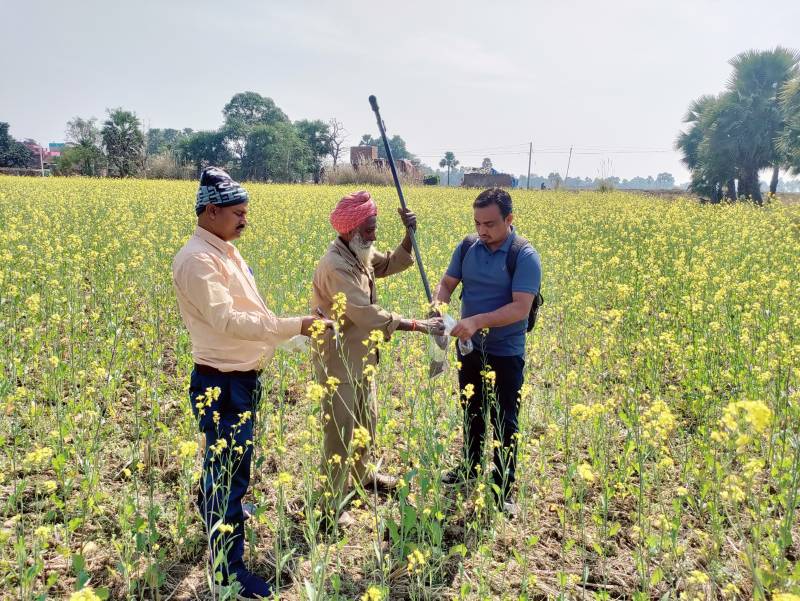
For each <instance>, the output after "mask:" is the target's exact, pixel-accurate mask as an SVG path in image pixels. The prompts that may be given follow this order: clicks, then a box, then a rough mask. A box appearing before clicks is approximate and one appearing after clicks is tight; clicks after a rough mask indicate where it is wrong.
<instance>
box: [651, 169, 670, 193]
mask: <svg viewBox="0 0 800 601" xmlns="http://www.w3.org/2000/svg"><path fill="white" fill-rule="evenodd" d="M655 185H656V187H657V188H658V189H660V190H668V189H670V188H673V187H674V186H675V178H674V177H673V175H672V174H671V173H667V172H666V171H665V172H663V173H659V174H658V175H657V176H656V181H655Z"/></svg>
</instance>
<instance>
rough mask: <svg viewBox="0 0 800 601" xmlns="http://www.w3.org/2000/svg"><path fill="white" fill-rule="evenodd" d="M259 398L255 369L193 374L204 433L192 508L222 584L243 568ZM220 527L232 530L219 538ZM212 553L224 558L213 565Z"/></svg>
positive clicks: (193, 400)
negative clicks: (212, 395)
mask: <svg viewBox="0 0 800 601" xmlns="http://www.w3.org/2000/svg"><path fill="white" fill-rule="evenodd" d="M209 388H210V389H214V388H219V397H218V398H217V399H215V400H213V401H211V402H209V399H208V398H207V396H206V391H207V390H208V389H209ZM260 398H261V381H260V380H259V377H258V372H256V371H252V372H228V373H222V372H218V373H209V370H208V369H207V368H206V370H203V371H201V370H199V369H198V368H197V367H195V369H194V370H193V371H192V377H191V381H190V384H189V401H190V402H191V405H192V412H193V413H194V415H195V417H196V418H197V420H198V425H199V428H200V431H201V432H203V433H205V435H206V452H205V457H204V458H203V475H202V478H201V479H200V484H199V487H198V494H197V505H198V509H199V510H200V514H201V516H202V518H203V521H204V522H205V526H206V532H209V533H211V534H210V539H209V548H210V551H211V553H210V557H209V562H210V563H211V564H212V565H214V564H216V563H219V564H220V566H219V567H220V569H221V571H222V576H223V583H227V582H228V578H229V577H230V576H232V575H234V574H240V573H241V572H242V570H244V568H245V565H244V535H245V532H244V511H243V509H242V498H243V497H244V495H245V493H246V492H247V489H248V487H249V486H250V464H251V461H252V456H253V420H254V419H255V414H256V409H257V407H258V403H259V400H260ZM198 403H200V404H201V405H203V406H202V407H198ZM247 411H250V412H251V415H250V417H249V418H246V417H244V416H245V412H247ZM215 414H216V416H218V418H217V419H218V421H215ZM215 448H216V449H217V450H216V451H215V450H214V449H215ZM219 524H226V525H228V526H232V527H233V532H231V533H229V534H226V535H223V536H220V531H219V529H218V528H219ZM217 555H224V556H225V560H224V561H221V562H217V560H216V556H217Z"/></svg>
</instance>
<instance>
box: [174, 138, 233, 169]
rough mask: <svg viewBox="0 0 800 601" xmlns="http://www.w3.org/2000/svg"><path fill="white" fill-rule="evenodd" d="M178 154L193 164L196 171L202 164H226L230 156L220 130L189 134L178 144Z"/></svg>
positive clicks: (221, 165)
mask: <svg viewBox="0 0 800 601" xmlns="http://www.w3.org/2000/svg"><path fill="white" fill-rule="evenodd" d="M178 155H179V156H180V157H181V159H182V160H184V161H188V162H190V163H192V164H194V166H195V167H196V168H197V171H198V172H199V171H200V169H201V168H202V167H203V166H204V165H217V166H220V167H223V166H226V165H227V163H228V162H229V161H230V160H231V158H232V157H231V152H230V150H228V147H227V146H226V144H225V133H224V132H222V131H198V132H194V133H193V134H190V135H189V136H187V137H186V138H184V139H183V140H181V141H180V143H179V144H178Z"/></svg>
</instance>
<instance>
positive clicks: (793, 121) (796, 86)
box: [778, 76, 800, 173]
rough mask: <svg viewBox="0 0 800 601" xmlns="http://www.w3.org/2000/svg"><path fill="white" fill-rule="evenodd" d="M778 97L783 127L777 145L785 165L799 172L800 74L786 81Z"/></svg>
mask: <svg viewBox="0 0 800 601" xmlns="http://www.w3.org/2000/svg"><path fill="white" fill-rule="evenodd" d="M780 99H781V109H782V110H783V115H784V122H785V127H784V130H783V131H782V132H781V135H780V136H779V138H778V147H779V149H780V152H781V153H782V154H783V156H784V157H785V159H786V166H787V167H788V168H790V169H791V170H792V171H794V173H800V76H798V77H795V78H794V79H792V80H791V81H789V82H787V83H786V85H785V86H784V88H783V90H782V91H781V95H780Z"/></svg>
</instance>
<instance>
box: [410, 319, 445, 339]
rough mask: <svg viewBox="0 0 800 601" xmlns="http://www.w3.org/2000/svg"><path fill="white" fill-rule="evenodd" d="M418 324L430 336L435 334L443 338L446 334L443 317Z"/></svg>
mask: <svg viewBox="0 0 800 601" xmlns="http://www.w3.org/2000/svg"><path fill="white" fill-rule="evenodd" d="M417 324H418V325H420V326H422V328H423V330H424V331H425V332H427V333H428V334H433V335H434V336H441V335H442V334H444V321H442V318H441V317H432V318H430V319H425V320H423V321H418V322H417Z"/></svg>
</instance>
